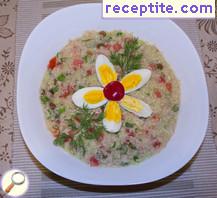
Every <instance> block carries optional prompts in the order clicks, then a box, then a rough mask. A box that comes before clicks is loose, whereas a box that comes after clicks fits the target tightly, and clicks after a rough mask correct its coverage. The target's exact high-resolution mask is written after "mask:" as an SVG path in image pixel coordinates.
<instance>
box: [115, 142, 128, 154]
mask: <svg viewBox="0 0 217 198" xmlns="http://www.w3.org/2000/svg"><path fill="white" fill-rule="evenodd" d="M117 150H120V153H121V155H125V154H127V151H128V146H127V145H126V144H121V146H120V147H119V148H117Z"/></svg>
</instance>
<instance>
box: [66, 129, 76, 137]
mask: <svg viewBox="0 0 217 198" xmlns="http://www.w3.org/2000/svg"><path fill="white" fill-rule="evenodd" d="M67 134H68V135H70V136H74V135H75V134H76V131H73V130H69V131H68V132H67Z"/></svg>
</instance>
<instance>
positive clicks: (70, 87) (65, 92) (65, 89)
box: [60, 85, 75, 98]
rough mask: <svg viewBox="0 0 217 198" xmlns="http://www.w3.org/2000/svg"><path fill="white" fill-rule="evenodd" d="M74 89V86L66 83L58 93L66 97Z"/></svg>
mask: <svg viewBox="0 0 217 198" xmlns="http://www.w3.org/2000/svg"><path fill="white" fill-rule="evenodd" d="M74 90H75V86H71V85H68V86H67V87H66V88H63V92H62V94H61V95H60V97H61V98H66V97H67V96H69V95H71V94H72V92H73V91H74Z"/></svg>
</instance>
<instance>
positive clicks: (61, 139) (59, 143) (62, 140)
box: [53, 133, 70, 146]
mask: <svg viewBox="0 0 217 198" xmlns="http://www.w3.org/2000/svg"><path fill="white" fill-rule="evenodd" d="M69 137H70V136H69V135H67V134H66V133H61V134H60V135H59V136H58V137H57V138H56V139H55V140H54V141H53V143H54V144H55V145H56V146H63V145H64V143H65V141H66V140H67V138H69Z"/></svg>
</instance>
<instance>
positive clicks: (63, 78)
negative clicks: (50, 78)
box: [57, 74, 66, 82]
mask: <svg viewBox="0 0 217 198" xmlns="http://www.w3.org/2000/svg"><path fill="white" fill-rule="evenodd" d="M65 78H66V76H65V75H64V74H60V75H59V76H57V80H58V81H61V82H63V81H64V80H65Z"/></svg>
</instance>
